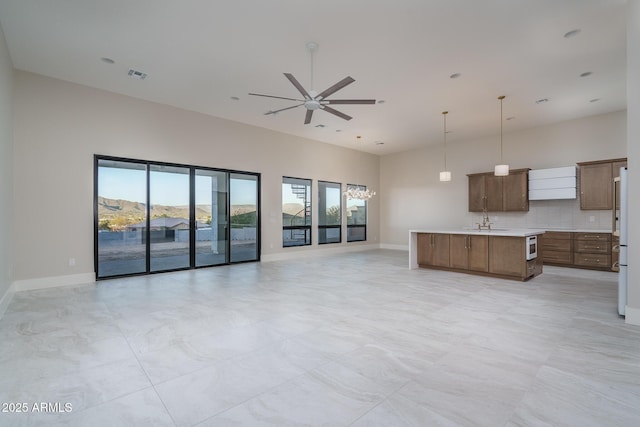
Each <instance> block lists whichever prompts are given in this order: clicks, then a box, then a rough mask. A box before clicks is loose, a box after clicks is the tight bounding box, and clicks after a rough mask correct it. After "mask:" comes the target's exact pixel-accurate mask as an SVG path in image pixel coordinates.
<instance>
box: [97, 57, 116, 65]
mask: <svg viewBox="0 0 640 427" xmlns="http://www.w3.org/2000/svg"><path fill="white" fill-rule="evenodd" d="M100 61H102V62H104V63H105V64H115V63H116V61H114V60H113V59H111V58H107V57H106V56H103V57H102V58H100Z"/></svg>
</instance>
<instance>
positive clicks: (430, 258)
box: [418, 233, 449, 267]
mask: <svg viewBox="0 0 640 427" xmlns="http://www.w3.org/2000/svg"><path fill="white" fill-rule="evenodd" d="M418 264H419V265H426V266H431V267H449V235H448V234H443V233H418Z"/></svg>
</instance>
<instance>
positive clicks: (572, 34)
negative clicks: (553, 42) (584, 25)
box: [564, 28, 580, 39]
mask: <svg viewBox="0 0 640 427" xmlns="http://www.w3.org/2000/svg"><path fill="white" fill-rule="evenodd" d="M578 34H580V29H579V28H576V29H575V30H571V31H567V32H566V33H564V38H565V39H570V38H571V37H575V36H577V35H578Z"/></svg>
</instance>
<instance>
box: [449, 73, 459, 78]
mask: <svg viewBox="0 0 640 427" xmlns="http://www.w3.org/2000/svg"><path fill="white" fill-rule="evenodd" d="M461 75H462V74H460V73H453V74H451V75H450V76H449V78H450V79H457V78H458V77H460V76H461Z"/></svg>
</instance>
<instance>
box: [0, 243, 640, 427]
mask: <svg viewBox="0 0 640 427" xmlns="http://www.w3.org/2000/svg"><path fill="white" fill-rule="evenodd" d="M407 264H408V262H407V253H406V252H400V251H384V250H379V251H368V252H361V253H352V254H348V255H344V254H340V255H336V256H325V257H319V258H315V259H305V260H295V261H282V262H272V263H251V264H242V265H234V266H225V267H217V268H210V269H202V270H196V271H185V272H177V273H168V274H161V275H153V276H145V277H134V278H127V279H117V280H110V281H102V282H99V283H98V284H95V285H94V284H91V285H85V286H75V287H64V288H56V289H48V290H41V291H31V292H22V293H18V294H16V295H15V297H14V299H13V301H12V303H11V305H10V306H9V308H8V310H7V312H6V314H5V316H4V317H3V318H2V319H0V402H3V404H5V403H6V404H8V403H26V404H27V407H28V411H27V412H26V413H15V412H0V425H1V426H12V427H13V426H41V425H42V426H53V425H62V426H109V427H111V426H121V425H122V426H358V427H362V426H492V427H494V426H510V427H511V426H580V427H588V426H598V427H601V426H607V427H609V426H638V425H640V328H639V327H632V326H628V325H625V324H624V320H623V319H622V318H620V317H618V315H617V313H616V295H617V294H616V292H617V291H616V275H615V274H614V273H602V272H592V271H584V270H574V269H563V268H553V267H547V268H545V272H544V274H543V275H541V276H539V277H537V278H535V279H533V280H531V281H529V282H525V283H521V282H513V281H507V280H500V279H493V278H485V277H478V276H469V275H464V274H457V273H447V272H439V271H431V270H413V271H412V270H409V269H408V268H407ZM40 402H45V403H54V404H55V403H58V404H59V405H60V406H61V407H64V404H65V403H69V404H71V408H72V411H71V412H55V413H42V412H33V411H32V409H33V404H34V403H38V404H39V403H40ZM3 409H8V408H3ZM14 409H15V408H14Z"/></svg>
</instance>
